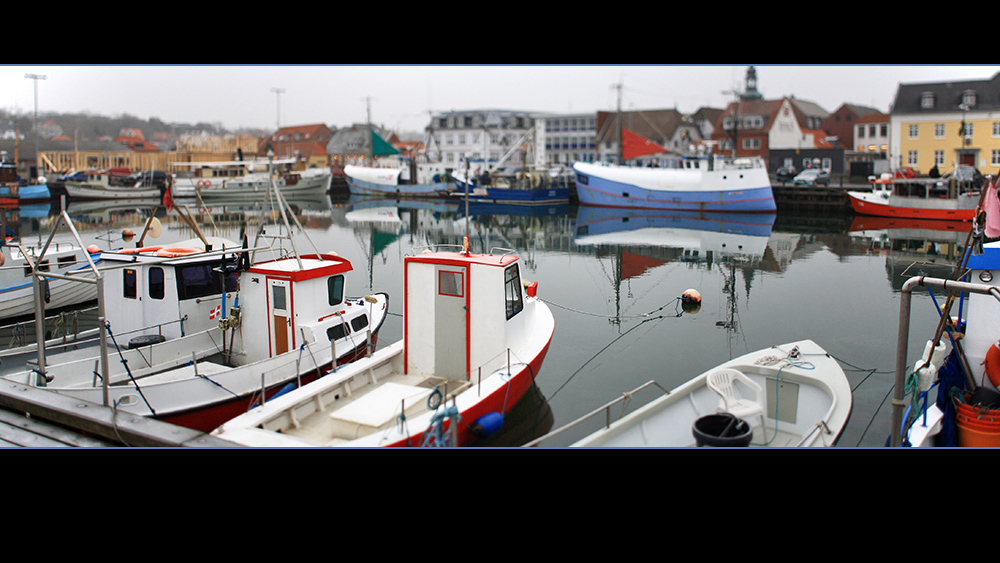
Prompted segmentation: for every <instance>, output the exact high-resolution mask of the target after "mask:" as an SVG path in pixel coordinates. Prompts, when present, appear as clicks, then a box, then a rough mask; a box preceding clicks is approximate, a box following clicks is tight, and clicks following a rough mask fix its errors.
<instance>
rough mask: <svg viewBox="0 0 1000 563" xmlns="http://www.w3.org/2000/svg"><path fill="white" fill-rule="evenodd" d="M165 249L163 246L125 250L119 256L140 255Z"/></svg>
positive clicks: (120, 251) (119, 252)
mask: <svg viewBox="0 0 1000 563" xmlns="http://www.w3.org/2000/svg"><path fill="white" fill-rule="evenodd" d="M161 248H163V247H162V246H144V247H142V248H123V249H121V250H119V251H118V254H139V253H141V252H156V251H157V250H159V249H161Z"/></svg>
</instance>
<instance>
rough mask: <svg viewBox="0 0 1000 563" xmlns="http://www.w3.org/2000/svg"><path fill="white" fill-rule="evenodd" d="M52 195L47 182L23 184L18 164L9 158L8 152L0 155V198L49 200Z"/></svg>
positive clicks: (19, 200)
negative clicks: (19, 176)
mask: <svg viewBox="0 0 1000 563" xmlns="http://www.w3.org/2000/svg"><path fill="white" fill-rule="evenodd" d="M50 197H52V194H51V192H50V191H49V187H48V186H47V185H46V184H29V185H23V186H22V185H21V182H20V178H18V175H17V165H16V164H14V163H13V162H9V161H8V160H7V153H6V152H4V153H3V154H2V155H0V199H12V200H13V199H16V200H18V202H22V201H38V200H48V199H49V198H50Z"/></svg>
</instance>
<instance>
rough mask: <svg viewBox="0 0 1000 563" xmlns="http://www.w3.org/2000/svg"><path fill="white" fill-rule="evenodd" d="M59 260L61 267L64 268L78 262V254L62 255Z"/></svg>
mask: <svg viewBox="0 0 1000 563" xmlns="http://www.w3.org/2000/svg"><path fill="white" fill-rule="evenodd" d="M58 261H59V267H60V268H63V267H65V266H67V265H69V264H73V263H75V262H76V256H72V255H67V256H60V257H59V259H58Z"/></svg>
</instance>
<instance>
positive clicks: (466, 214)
mask: <svg viewBox="0 0 1000 563" xmlns="http://www.w3.org/2000/svg"><path fill="white" fill-rule="evenodd" d="M471 181H472V180H471V178H469V159H468V158H466V159H465V240H464V241H463V243H462V244H463V245H464V246H465V253H466V254H468V253H469V233H470V232H472V231H470V230H469V182H471Z"/></svg>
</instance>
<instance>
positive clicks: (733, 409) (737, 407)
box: [707, 369, 766, 438]
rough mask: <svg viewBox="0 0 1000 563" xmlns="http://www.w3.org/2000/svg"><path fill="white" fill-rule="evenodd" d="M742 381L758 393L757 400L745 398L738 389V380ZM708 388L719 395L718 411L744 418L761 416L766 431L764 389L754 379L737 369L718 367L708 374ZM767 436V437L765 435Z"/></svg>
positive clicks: (762, 429)
mask: <svg viewBox="0 0 1000 563" xmlns="http://www.w3.org/2000/svg"><path fill="white" fill-rule="evenodd" d="M737 381H740V382H742V383H744V384H746V386H747V387H749V388H751V389H753V391H754V393H755V394H756V398H755V400H750V399H744V398H742V397H741V396H740V394H739V392H738V391H737V390H736V382H737ZM707 383H708V388H709V389H711V390H712V391H715V394H716V395H718V396H719V405H718V407H717V408H716V411H717V412H728V413H729V414H731V415H733V416H735V417H737V418H742V419H747V418H750V417H753V416H759V417H760V430H761V432H764V431H765V428H766V427H765V425H764V390H763V389H761V387H760V385H757V383H755V382H754V381H753V380H751V379H750V378H749V377H747V376H746V375H744V374H743V372H741V371H739V370H735V369H718V370H715V371H713V372H712V373H710V374H708V381H707ZM765 438H766V437H765Z"/></svg>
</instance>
